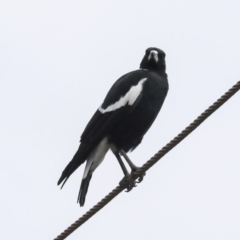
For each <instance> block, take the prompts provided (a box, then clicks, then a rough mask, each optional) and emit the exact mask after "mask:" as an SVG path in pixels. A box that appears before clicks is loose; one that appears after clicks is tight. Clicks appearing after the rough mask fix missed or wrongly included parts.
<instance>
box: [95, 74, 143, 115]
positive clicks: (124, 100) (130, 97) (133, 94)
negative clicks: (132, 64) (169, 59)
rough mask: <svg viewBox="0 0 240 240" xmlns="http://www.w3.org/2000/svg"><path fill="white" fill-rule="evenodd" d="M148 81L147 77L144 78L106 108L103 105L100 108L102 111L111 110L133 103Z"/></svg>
mask: <svg viewBox="0 0 240 240" xmlns="http://www.w3.org/2000/svg"><path fill="white" fill-rule="evenodd" d="M146 81H147V78H143V79H142V80H140V81H139V82H138V84H137V85H135V86H132V87H131V88H130V89H129V91H128V92H127V93H126V94H125V95H124V96H122V97H121V98H120V99H119V100H118V101H117V102H115V103H113V104H111V105H110V106H108V107H107V108H106V109H103V108H102V106H101V107H100V108H99V109H98V110H99V111H100V112H101V113H106V112H111V111H114V110H116V109H118V108H121V107H124V106H125V105H126V104H128V105H133V104H134V102H135V101H136V99H137V98H138V96H139V95H140V93H141V92H142V88H143V84H144V82H146Z"/></svg>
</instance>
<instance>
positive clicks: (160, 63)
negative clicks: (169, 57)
mask: <svg viewBox="0 0 240 240" xmlns="http://www.w3.org/2000/svg"><path fill="white" fill-rule="evenodd" d="M165 56H166V54H165V52H164V51H162V50H161V49H159V48H154V47H150V48H148V49H147V50H146V53H145V55H144V57H143V60H142V62H141V64H140V68H141V69H147V70H150V71H156V72H158V73H165V70H166V64H165Z"/></svg>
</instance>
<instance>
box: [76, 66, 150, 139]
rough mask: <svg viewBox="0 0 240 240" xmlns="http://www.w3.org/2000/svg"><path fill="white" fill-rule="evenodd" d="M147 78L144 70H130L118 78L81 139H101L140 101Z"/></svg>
mask: <svg viewBox="0 0 240 240" xmlns="http://www.w3.org/2000/svg"><path fill="white" fill-rule="evenodd" d="M146 80H147V74H146V72H145V71H143V70H137V71H134V72H130V73H128V74H126V75H124V76H122V77H121V78H120V79H118V80H117V81H116V82H115V83H114V84H113V86H112V87H111V89H110V90H109V92H108V94H107V96H106V98H105V99H104V101H103V103H102V105H101V106H100V107H99V109H98V110H97V111H96V112H95V114H94V115H93V117H92V118H91V120H90V121H89V123H88V124H87V126H86V128H85V130H84V132H83V133H82V135H81V140H80V141H81V142H85V141H86V142H99V141H101V140H102V139H103V138H104V137H105V136H106V135H107V134H108V132H109V131H110V130H111V129H112V128H113V127H114V126H115V125H116V124H117V123H118V122H119V121H121V119H123V118H124V117H126V115H127V114H129V113H130V112H131V111H132V110H131V109H134V108H135V107H136V105H137V104H138V103H139V99H140V98H141V90H142V86H143V84H144V82H145V81H146ZM129 105H131V108H129V107H128V106H129Z"/></svg>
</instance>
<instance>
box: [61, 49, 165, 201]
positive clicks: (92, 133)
mask: <svg viewBox="0 0 240 240" xmlns="http://www.w3.org/2000/svg"><path fill="white" fill-rule="evenodd" d="M167 92H168V80H167V74H166V64H165V53H164V52H163V51H162V50H160V49H158V48H153V47H151V48H148V49H147V50H146V52H145V55H144V57H143V59H142V62H141V63H140V69H138V70H135V71H133V72H130V73H127V74H125V75H123V76H122V77H120V78H119V79H118V80H117V81H116V82H115V83H114V84H113V86H112V87H111V89H110V90H109V92H108V94H107V96H106V98H105V99H104V101H103V103H102V105H101V106H100V107H99V108H98V109H97V111H96V112H95V114H94V115H93V117H92V118H91V120H90V121H89V123H88V124H87V126H86V128H85V130H84V132H83V133H82V136H81V140H80V146H79V148H78V150H77V152H76V154H75V155H74V157H73V159H72V160H71V162H70V163H69V164H68V165H67V166H66V168H65V169H64V171H63V172H62V175H61V177H60V179H59V180H58V185H59V184H61V183H62V182H63V184H62V187H63V185H64V184H65V182H66V181H67V180H68V178H69V177H70V176H71V174H72V173H73V172H74V171H75V170H76V169H77V168H78V167H79V166H80V165H81V164H83V163H84V162H85V161H87V163H86V166H85V171H84V174H83V178H82V183H81V186H80V190H79V195H78V202H79V203H80V206H83V205H84V202H85V197H86V194H87V190H88V186H89V182H90V180H91V178H92V174H93V172H94V171H95V170H96V168H97V167H98V166H99V165H100V164H101V162H102V161H103V159H104V157H105V155H106V153H107V152H108V150H109V149H111V151H112V152H113V154H114V155H115V156H116V158H117V160H118V162H119V164H120V166H121V168H122V170H123V173H124V175H125V177H124V178H123V180H122V181H121V182H120V183H121V184H122V186H123V187H124V188H127V190H128V191H130V190H131V189H132V188H133V187H134V186H135V185H136V182H135V181H134V180H132V179H131V174H130V173H129V172H128V170H127V168H126V167H125V165H124V163H123V161H122V157H123V158H124V159H125V160H126V162H127V163H128V164H129V166H130V168H131V170H132V171H133V172H134V171H136V170H137V169H138V168H137V167H136V166H135V165H134V164H133V163H132V162H131V160H130V159H129V158H128V156H127V154H126V153H127V152H129V151H132V150H134V149H135V148H136V147H137V146H138V145H139V144H140V143H141V141H142V139H143V136H144V135H145V133H146V132H147V131H148V129H149V128H150V126H151V125H152V123H153V122H154V120H155V118H156V117H157V115H158V113H159V111H160V109H161V107H162V105H163V102H164V99H165V97H166V95H167ZM142 178H143V176H142V177H140V178H139V181H138V182H140V181H141V180H142Z"/></svg>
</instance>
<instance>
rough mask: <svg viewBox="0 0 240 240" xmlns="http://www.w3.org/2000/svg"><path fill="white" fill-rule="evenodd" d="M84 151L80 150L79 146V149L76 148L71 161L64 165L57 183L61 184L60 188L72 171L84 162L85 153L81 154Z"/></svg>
mask: <svg viewBox="0 0 240 240" xmlns="http://www.w3.org/2000/svg"><path fill="white" fill-rule="evenodd" d="M83 153H84V152H83V151H82V148H81V146H80V147H79V149H78V150H77V152H76V153H75V155H74V156H73V159H72V161H71V162H69V164H68V165H67V166H66V167H65V169H64V170H63V172H62V175H61V177H60V178H59V180H58V183H57V184H58V185H59V184H61V183H62V182H63V184H62V186H61V188H62V187H63V186H64V184H65V183H66V181H67V180H68V178H69V177H70V176H71V175H72V173H73V172H74V171H75V170H76V169H77V168H78V167H79V166H80V165H81V164H83V163H84V162H85V160H86V156H85V155H86V154H83Z"/></svg>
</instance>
